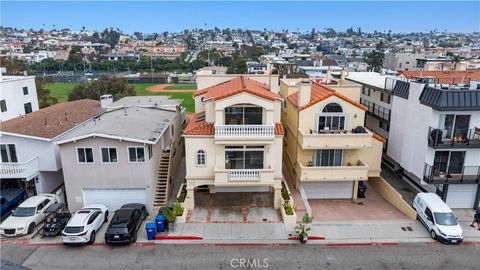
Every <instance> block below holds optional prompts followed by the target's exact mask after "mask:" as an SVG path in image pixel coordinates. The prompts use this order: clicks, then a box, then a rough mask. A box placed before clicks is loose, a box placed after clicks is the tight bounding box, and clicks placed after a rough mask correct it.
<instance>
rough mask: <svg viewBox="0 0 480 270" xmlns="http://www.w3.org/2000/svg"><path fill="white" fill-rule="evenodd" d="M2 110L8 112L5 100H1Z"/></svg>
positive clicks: (0, 106)
mask: <svg viewBox="0 0 480 270" xmlns="http://www.w3.org/2000/svg"><path fill="white" fill-rule="evenodd" d="M0 108H1V110H2V112H6V111H7V103H6V102H5V99H3V100H0Z"/></svg>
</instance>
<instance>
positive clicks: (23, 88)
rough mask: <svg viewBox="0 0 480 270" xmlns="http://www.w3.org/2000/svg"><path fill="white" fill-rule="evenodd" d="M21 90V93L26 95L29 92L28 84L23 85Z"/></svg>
mask: <svg viewBox="0 0 480 270" xmlns="http://www.w3.org/2000/svg"><path fill="white" fill-rule="evenodd" d="M22 90H23V95H24V96H26V95H28V94H29V92H28V86H23V87H22ZM25 90H27V92H26V93H25Z"/></svg>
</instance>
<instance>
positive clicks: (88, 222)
mask: <svg viewBox="0 0 480 270" xmlns="http://www.w3.org/2000/svg"><path fill="white" fill-rule="evenodd" d="M107 221H108V208H107V206H105V205H103V204H92V205H88V206H86V207H84V208H82V209H80V210H78V211H77V212H75V214H74V215H73V216H72V218H71V219H70V220H69V221H68V223H67V226H66V227H65V229H63V231H62V241H63V244H65V245H67V244H87V243H94V242H95V236H96V234H97V232H98V230H99V229H100V227H101V226H102V224H103V223H105V222H107Z"/></svg>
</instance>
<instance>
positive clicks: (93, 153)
mask: <svg viewBox="0 0 480 270" xmlns="http://www.w3.org/2000/svg"><path fill="white" fill-rule="evenodd" d="M78 149H83V150H84V154H85V162H81V161H80V156H79V155H78ZM85 149H92V159H93V160H92V162H88V161H87V152H86V151H85ZM75 150H76V151H75V154H76V156H77V163H78V164H82V165H85V164H95V151H93V147H91V146H84V147H76V148H75Z"/></svg>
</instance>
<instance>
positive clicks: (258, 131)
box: [215, 124, 275, 139]
mask: <svg viewBox="0 0 480 270" xmlns="http://www.w3.org/2000/svg"><path fill="white" fill-rule="evenodd" d="M274 137H275V125H274V124H270V125H218V124H215V138H216V139H239V138H241V139H245V138H246V139H248V138H250V139H257V138H270V139H273V138H274Z"/></svg>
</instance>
